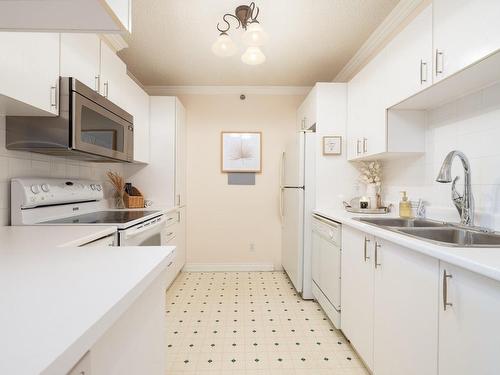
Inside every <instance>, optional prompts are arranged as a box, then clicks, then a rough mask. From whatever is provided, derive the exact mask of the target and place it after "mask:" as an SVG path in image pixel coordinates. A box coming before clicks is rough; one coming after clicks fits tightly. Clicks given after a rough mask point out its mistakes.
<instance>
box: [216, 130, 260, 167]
mask: <svg viewBox="0 0 500 375" xmlns="http://www.w3.org/2000/svg"><path fill="white" fill-rule="evenodd" d="M221 147H222V150H221V170H222V172H240V173H241V172H249V173H260V172H261V171H262V133H261V132H222V133H221Z"/></svg>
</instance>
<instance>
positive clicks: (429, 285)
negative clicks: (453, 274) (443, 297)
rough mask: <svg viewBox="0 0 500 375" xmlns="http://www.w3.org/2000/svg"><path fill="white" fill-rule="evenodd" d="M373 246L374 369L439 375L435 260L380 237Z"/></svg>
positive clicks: (386, 374) (392, 374)
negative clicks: (374, 252) (374, 254)
mask: <svg viewBox="0 0 500 375" xmlns="http://www.w3.org/2000/svg"><path fill="white" fill-rule="evenodd" d="M375 246H376V247H377V249H376V256H374V259H373V260H374V262H376V263H377V265H376V269H375V281H374V289H375V295H374V312H375V314H374V330H373V337H374V348H373V349H374V352H373V373H374V374H381V375H400V374H405V375H423V374H425V375H437V363H438V288H437V285H438V282H439V261H438V260H437V259H435V258H431V257H428V256H426V255H423V254H420V253H417V252H414V251H412V250H409V249H405V248H403V247H401V246H398V245H396V244H394V243H391V242H389V241H384V240H381V239H379V238H376V239H375ZM416 358H418V359H417V360H416Z"/></svg>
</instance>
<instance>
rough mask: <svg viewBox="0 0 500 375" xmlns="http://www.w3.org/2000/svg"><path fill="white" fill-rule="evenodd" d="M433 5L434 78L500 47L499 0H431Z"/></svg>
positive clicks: (440, 76) (444, 75) (458, 68)
mask: <svg viewBox="0 0 500 375" xmlns="http://www.w3.org/2000/svg"><path fill="white" fill-rule="evenodd" d="M433 7H434V23H433V28H434V29H433V33H434V49H435V50H434V59H435V63H434V65H435V66H434V77H435V81H437V80H440V79H443V78H445V77H447V76H449V75H450V74H453V73H455V72H457V71H458V70H460V69H462V68H465V67H466V66H468V65H470V64H472V63H474V62H476V61H478V60H480V59H482V58H483V57H485V56H487V55H489V54H491V53H493V52H495V51H497V50H498V49H500V22H499V19H500V1H498V0H433Z"/></svg>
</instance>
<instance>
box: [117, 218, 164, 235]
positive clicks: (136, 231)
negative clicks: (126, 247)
mask: <svg viewBox="0 0 500 375" xmlns="http://www.w3.org/2000/svg"><path fill="white" fill-rule="evenodd" d="M164 224H165V218H164V217H163V216H162V217H161V218H160V220H158V221H156V222H155V223H152V224H151V222H145V223H143V224H142V227H141V226H139V228H137V229H132V230H130V229H128V230H126V231H125V239H129V238H134V237H137V236H138V235H140V234H141V233H144V232H147V231H150V230H152V229H153V228H156V227H159V226H163V225H164Z"/></svg>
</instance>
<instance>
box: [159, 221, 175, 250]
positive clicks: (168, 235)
mask: <svg viewBox="0 0 500 375" xmlns="http://www.w3.org/2000/svg"><path fill="white" fill-rule="evenodd" d="M176 232H177V230H176V225H171V226H169V227H168V228H165V230H164V232H163V234H162V241H161V242H162V244H163V245H175V235H176Z"/></svg>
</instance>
